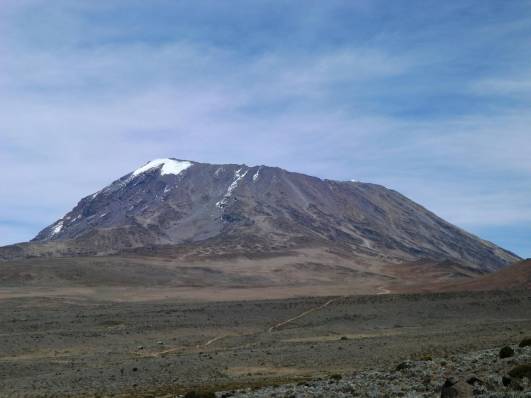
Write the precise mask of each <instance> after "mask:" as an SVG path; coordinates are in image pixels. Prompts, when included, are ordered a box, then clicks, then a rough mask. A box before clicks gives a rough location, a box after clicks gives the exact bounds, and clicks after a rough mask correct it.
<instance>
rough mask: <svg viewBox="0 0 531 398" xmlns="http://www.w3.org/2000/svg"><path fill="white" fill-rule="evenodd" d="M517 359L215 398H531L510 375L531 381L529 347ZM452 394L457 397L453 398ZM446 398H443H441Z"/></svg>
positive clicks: (423, 367) (464, 358)
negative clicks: (523, 369) (521, 370)
mask: <svg viewBox="0 0 531 398" xmlns="http://www.w3.org/2000/svg"><path fill="white" fill-rule="evenodd" d="M511 349H512V350H513V351H514V354H513V355H512V356H511V357H509V358H503V359H502V358H500V349H499V348H496V349H489V350H481V351H475V352H471V353H466V354H459V355H452V356H451V357H449V358H433V359H429V360H428V359H426V360H423V361H406V362H403V363H401V364H399V365H398V366H397V367H396V368H395V369H391V370H370V371H362V372H354V373H348V374H344V375H339V374H337V375H332V376H331V377H329V378H327V379H321V380H314V381H308V382H301V383H297V384H287V385H282V386H276V387H266V388H261V389H258V390H251V389H246V390H237V391H225V392H218V393H216V396H217V397H223V398H227V397H234V398H269V397H282V398H285V397H286V398H287V397H290V398H303V397H315V398H317V397H320V398H326V397H330V398H347V397H371V398H377V397H419V398H420V397H422V398H424V397H426V398H428V397H439V396H441V394H443V390H444V394H450V395H446V396H448V397H452V396H458V397H463V396H477V397H531V380H530V379H529V378H527V377H511V376H509V373H510V371H511V369H514V368H516V367H517V366H518V365H521V364H528V365H529V367H530V368H529V369H528V370H527V372H528V374H529V375H530V376H531V346H530V347H524V348H520V347H518V346H512V347H511ZM451 390H453V391H456V393H457V394H458V395H451V394H452V393H451V392H450V391H451ZM443 396H444V395H443Z"/></svg>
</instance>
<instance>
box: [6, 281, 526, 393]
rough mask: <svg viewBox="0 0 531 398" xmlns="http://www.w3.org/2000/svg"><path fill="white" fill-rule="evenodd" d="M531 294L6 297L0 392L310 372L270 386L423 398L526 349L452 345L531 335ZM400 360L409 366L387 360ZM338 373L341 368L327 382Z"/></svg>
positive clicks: (191, 385) (221, 383)
mask: <svg viewBox="0 0 531 398" xmlns="http://www.w3.org/2000/svg"><path fill="white" fill-rule="evenodd" d="M530 297H531V294H530V292H529V291H514V292H512V291H511V292H509V291H505V292H488V293H486V292H481V293H448V294H409V295H380V296H348V297H341V296H340V297H307V298H297V299H289V300H262V301H234V302H209V303H183V302H175V301H172V300H168V301H163V302H124V303H119V302H96V301H91V300H86V299H83V300H82V299H76V298H74V297H68V298H65V297H63V298H60V297H57V298H53V297H48V298H42V297H41V298H18V299H5V300H0V397H1V398H4V397H9V398H14V397H24V398H26V397H31V398H34V397H54V398H55V397H96V396H98V397H111V396H113V397H159V396H160V397H162V396H168V397H172V396H176V395H178V394H183V393H185V392H187V391H190V390H193V389H198V388H210V389H214V390H216V391H224V390H232V389H239V388H245V387H248V386H252V387H264V386H267V385H273V384H287V383H305V382H308V380H318V379H322V380H321V381H315V382H308V383H309V384H308V385H307V386H306V385H303V384H301V385H299V386H296V387H282V388H281V389H280V390H279V392H278V393H279V394H281V395H278V397H282V398H284V396H283V395H282V394H284V392H282V391H283V390H282V389H283V388H286V389H287V390H289V389H293V388H295V390H296V391H297V393H301V394H302V393H303V392H304V393H305V394H306V395H308V396H316V395H315V394H319V393H320V392H319V391H323V392H322V394H324V395H322V396H324V397H327V396H334V395H332V394H333V392H332V391H336V390H337V391H340V390H341V391H343V390H342V389H347V390H345V391H343V392H342V393H345V394H347V393H350V391H351V388H349V383H350V384H352V385H353V386H354V387H352V386H351V387H352V388H354V391H358V390H357V389H360V391H361V393H363V391H364V390H363V389H362V387H361V386H362V384H363V383H367V387H363V388H366V389H367V388H368V389H374V388H375V387H376V386H378V382H377V380H380V382H379V383H380V384H381V385H382V388H383V386H384V385H388V386H389V388H390V389H391V388H393V389H396V394H395V392H391V395H390V396H397V395H399V392H398V390H399V389H400V390H401V391H409V390H410V389H411V388H413V386H418V388H419V389H418V390H417V391H418V393H419V394H420V393H426V394H428V396H433V395H429V394H434V393H435V392H436V389H438V388H439V387H440V385H441V384H442V383H443V382H444V381H445V378H446V377H450V376H456V377H466V375H467V374H468V373H474V372H475V373H478V376H477V377H478V378H480V379H481V380H482V381H484V382H485V383H488V382H489V380H490V379H489V378H488V377H486V376H484V375H483V373H482V371H481V367H479V368H477V369H476V368H475V367H474V366H476V365H477V366H479V365H480V364H483V363H484V364H487V363H488V361H490V360H492V361H491V362H492V364H491V365H492V366H502V365H503V366H505V365H504V364H506V363H507V366H506V368H505V367H504V368H503V369H501V368H500V370H499V371H500V372H501V373H499V376H501V374H502V373H503V372H505V371H508V368H509V367H510V366H512V365H513V364H512V363H511V361H521V360H522V361H523V360H524V358H525V356H524V355H527V354H526V353H525V352H523V351H522V352H520V351H517V356H516V357H515V358H513V359H507V360H503V361H494V358H495V357H496V355H494V354H492V353H491V354H488V352H489V351H487V354H485V355H486V356H485V357H484V358H483V357H481V358H480V359H478V358H476V362H474V358H472V359H470V360H469V361H465V360H464V359H463V361H464V362H463V364H461V363H460V362H459V361H461V359H459V358H461V354H462V353H466V352H476V351H480V350H485V349H487V350H488V349H492V348H493V347H498V349H499V348H500V347H501V346H503V345H506V344H509V345H513V346H514V345H515V344H518V343H519V342H520V340H521V339H522V338H523V337H524V336H526V335H528V334H531V333H530V331H531V298H530ZM495 351H496V350H495ZM495 351H494V353H495ZM474 355H476V354H474ZM489 355H490V356H489ZM429 356H431V357H433V358H447V359H446V361H447V365H444V366H442V362H441V360H439V359H435V360H434V361H422V359H427V357H429ZM453 356H456V358H458V359H456V360H455V361H454V360H453V359H452V358H453ZM489 358H490V359H489ZM407 360H410V361H413V362H411V366H409V365H407V366H405V365H404V369H403V370H402V371H399V372H396V371H390V370H393V369H396V367H397V366H398V365H399V364H400V363H402V362H404V361H407ZM407 363H408V364H410V362H407ZM515 363H516V362H515ZM465 364H466V366H465ZM468 364H470V365H468ZM459 369H460V370H459ZM493 369H494V368H493ZM375 370H378V372H383V373H378V372H375ZM495 371H496V369H494V373H495ZM494 373H493V375H494ZM334 374H339V375H342V379H341V380H334V379H330V377H331V376H332V375H334ZM428 375H429V376H430V380H427V376H428ZM373 380H374V381H373ZM330 382H332V383H330ZM314 383H317V384H316V387H312V386H313V385H314ZM519 383H520V384H521V385H522V386H524V384H522V383H523V381H522V382H519ZM426 386H429V388H431V389H432V390H426V388H427V387H426ZM313 388H316V389H317V391H316V392H315V394H314V393H313V392H312V391H313V390H312V389H313ZM325 388H326V390H325ZM415 388H417V387H415ZM500 388H501V387H500ZM408 389H409V390H408ZM423 389H424V390H423ZM365 391H366V390H365ZM392 391H394V390H392ZM273 392H274V391H269V392H268V391H267V390H266V391H265V392H264V393H263V395H261V396H268V395H267V394H270V393H273ZM338 393H339V392H338ZM168 394H169V395H168ZM241 394H244V393H243V392H242V393H241ZM289 394H290V393H289V392H288V393H286V396H288V397H289V396H290V395H289ZM311 394H314V395H311ZM243 396H245V395H243ZM302 396H304V395H302ZM317 396H318V395H317ZM338 396H340V395H338Z"/></svg>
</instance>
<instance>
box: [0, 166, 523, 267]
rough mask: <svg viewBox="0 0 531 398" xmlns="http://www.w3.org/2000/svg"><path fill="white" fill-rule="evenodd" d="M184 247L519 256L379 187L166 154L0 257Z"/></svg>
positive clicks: (390, 256) (403, 258) (501, 260)
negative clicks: (318, 249)
mask: <svg viewBox="0 0 531 398" xmlns="http://www.w3.org/2000/svg"><path fill="white" fill-rule="evenodd" d="M179 246H181V248H179V249H177V247H179ZM182 246H185V247H192V248H195V249H192V251H193V250H196V249H197V250H198V251H200V252H201V251H205V250H207V251H208V250H209V247H211V248H215V247H218V246H219V247H222V248H223V249H222V250H219V251H216V250H214V249H212V250H211V251H212V253H216V252H217V253H218V254H219V253H220V252H223V253H224V255H227V256H230V255H234V256H238V255H244V256H245V255H247V256H251V257H252V256H254V255H266V256H268V255H269V256H270V255H273V256H274V255H275V253H277V252H285V251H289V250H294V249H299V248H301V247H321V248H324V249H326V250H332V251H334V250H335V251H336V252H338V253H341V256H343V257H345V258H350V259H352V260H353V261H356V262H358V263H360V264H371V263H375V262H381V263H390V264H393V263H401V262H408V261H416V260H419V259H431V260H434V261H438V262H442V261H445V260H452V261H455V262H457V263H460V264H463V265H464V266H473V267H476V268H477V269H478V271H481V272H483V271H494V270H496V269H499V268H501V267H504V266H506V265H508V264H510V263H512V262H515V261H518V260H519V257H518V256H516V255H514V254H513V253H510V252H508V251H506V250H504V249H501V248H499V247H497V246H496V245H494V244H492V243H491V242H487V241H485V240H482V239H479V238H477V237H475V236H474V235H472V234H469V233H468V232H466V231H464V230H462V229H460V228H458V227H456V226H454V225H452V224H450V223H447V222H446V221H444V220H442V219H441V218H439V217H438V216H436V215H435V214H434V213H432V212H430V211H429V210H427V209H425V208H424V207H422V206H421V205H419V204H417V203H415V202H413V201H411V200H409V199H408V198H406V197H405V196H403V195H402V194H400V193H399V192H397V191H395V190H390V189H387V188H385V187H383V186H381V185H377V184H371V183H365V182H354V181H335V180H330V179H321V178H318V177H313V176H309V175H305V174H302V173H295V172H290V171H287V170H284V169H281V168H278V167H269V166H265V165H260V166H247V165H239V164H224V165H219V164H218V165H216V164H208V163H199V162H194V161H190V160H180V159H174V158H167V159H155V160H153V161H150V162H148V163H146V164H145V165H143V166H141V167H140V168H138V169H136V170H134V171H132V172H130V173H128V174H126V175H124V176H122V177H121V178H119V179H117V180H115V181H113V182H112V183H111V184H109V185H108V186H106V187H104V188H103V189H101V190H100V191H98V192H96V193H94V194H92V195H88V196H86V197H85V198H82V199H81V200H80V201H79V202H78V204H77V205H76V206H75V207H74V208H73V209H72V210H71V211H70V212H68V213H67V214H65V216H64V217H62V218H61V219H59V220H57V221H56V222H55V223H53V224H51V225H50V226H48V227H46V228H44V229H43V230H42V231H40V232H39V233H38V234H37V235H36V236H35V238H34V239H33V240H32V241H31V242H29V243H24V244H20V245H11V246H9V247H4V248H0V258H4V259H9V258H14V257H17V256H42V255H47V256H55V255H59V256H65V255H67V256H75V255H109V254H118V253H124V252H139V251H140V252H146V251H148V252H149V251H151V252H152V253H156V252H158V251H160V250H166V251H168V250H170V251H171V248H172V247H173V248H174V250H181V249H182ZM43 253H44V254H43Z"/></svg>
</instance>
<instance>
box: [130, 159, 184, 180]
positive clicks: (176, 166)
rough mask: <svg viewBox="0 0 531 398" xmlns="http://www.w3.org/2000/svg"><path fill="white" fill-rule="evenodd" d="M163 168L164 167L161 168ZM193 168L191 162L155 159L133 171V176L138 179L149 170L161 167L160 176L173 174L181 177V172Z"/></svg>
mask: <svg viewBox="0 0 531 398" xmlns="http://www.w3.org/2000/svg"><path fill="white" fill-rule="evenodd" d="M161 166H162V167H161ZM190 166H192V163H191V162H188V161H186V160H175V159H155V160H152V161H151V162H148V163H146V164H145V165H144V166H142V167H140V168H139V169H136V170H135V171H133V174H132V176H133V177H136V176H139V175H140V174H142V173H145V172H146V171H148V170H151V169H154V168H157V167H161V169H160V175H166V174H173V175H179V174H180V173H181V172H183V171H184V170H186V169H187V168H188V167H190Z"/></svg>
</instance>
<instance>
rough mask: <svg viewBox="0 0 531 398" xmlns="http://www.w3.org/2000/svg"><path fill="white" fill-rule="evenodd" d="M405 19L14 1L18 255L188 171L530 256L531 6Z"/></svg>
mask: <svg viewBox="0 0 531 398" xmlns="http://www.w3.org/2000/svg"><path fill="white" fill-rule="evenodd" d="M397 3H401V4H395V3H389V2H381V3H380V2H378V1H367V2H365V1H359V2H342V1H333V2H327V4H326V5H325V4H324V3H323V2H305V4H304V5H303V4H302V3H298V2H284V1H278V2H273V3H271V2H255V3H253V5H252V7H251V6H250V5H249V4H248V3H247V2H234V3H231V5H230V6H229V5H227V4H223V3H220V2H215V1H200V2H179V3H176V2H170V1H163V0H158V1H153V2H150V4H149V5H148V4H146V3H145V2H142V1H131V2H128V4H127V6H124V4H123V3H122V2H115V1H109V2H91V1H74V2H72V1H57V2H53V3H49V2H46V1H36V0H25V1H16V2H15V1H11V0H8V1H6V2H5V3H4V2H3V4H2V7H0V167H2V169H3V170H7V172H4V173H2V174H1V175H0V184H1V185H2V187H6V188H4V189H3V190H2V194H1V195H0V244H7V243H12V242H15V241H19V240H25V239H29V238H31V237H32V236H33V235H35V234H36V232H38V230H39V229H41V228H42V227H44V226H45V225H47V224H49V223H51V222H53V221H54V220H55V219H57V218H58V217H60V216H62V214H64V213H65V212H66V211H67V210H69V209H70V208H71V207H72V206H73V205H74V204H75V203H76V201H77V200H78V199H80V198H81V197H82V196H84V195H88V194H90V193H92V192H94V191H96V190H98V189H100V188H101V187H102V186H104V185H106V184H108V183H109V182H111V181H112V180H114V179H115V178H118V177H120V176H121V175H123V174H125V173H127V172H129V171H131V170H132V169H134V168H136V167H138V166H139V165H140V164H143V163H144V162H146V161H147V160H149V159H152V158H159V157H165V156H171V157H179V158H185V159H192V160H198V161H205V162H220V163H226V162H231V163H244V162H245V163H248V164H269V165H277V166H280V167H284V168H288V169H291V170H295V171H300V172H305V173H309V174H314V175H318V176H320V177H323V178H335V179H352V178H354V179H358V180H362V181H373V182H377V183H382V184H385V185H387V186H389V187H392V188H394V189H396V190H398V191H401V192H402V193H404V194H406V195H408V196H410V197H411V198H413V199H414V200H417V201H419V202H420V203H421V204H423V205H425V206H426V207H428V208H429V209H431V210H433V211H435V212H436V213H438V214H439V215H441V216H443V217H445V218H447V219H449V220H450V221H452V222H454V223H457V224H458V225H460V226H463V227H465V228H468V229H469V230H471V231H473V232H477V233H481V234H482V236H483V237H485V238H490V239H495V240H496V242H497V243H500V244H506V245H508V248H509V249H512V250H514V251H516V252H518V253H519V254H520V255H528V256H531V243H530V244H524V243H522V239H518V238H517V237H518V236H521V235H522V233H529V232H531V212H530V210H529V209H530V208H531V206H530V205H531V201H530V200H529V199H528V198H530V197H531V187H530V186H529V178H530V177H531V157H529V155H528V152H529V148H530V144H531V133H529V129H528V126H529V125H530V122H531V111H530V109H531V107H530V106H529V105H530V101H531V98H529V96H528V95H527V91H526V90H525V88H526V87H527V86H528V85H529V78H528V77H529V76H530V75H529V69H528V67H529V65H528V59H529V56H530V55H531V54H529V45H528V43H529V40H530V39H531V18H530V16H531V10H530V6H529V3H528V2H525V1H521V2H520V1H514V2H511V3H503V4H504V6H503V7H499V6H498V5H497V4H496V2H493V3H490V4H488V5H487V4H485V3H483V2H480V1H468V2H460V3H459V4H441V2H431V1H419V2H414V3H411V2H404V3H402V2H397ZM500 4H501V3H500ZM522 225H524V227H523V226H522ZM525 225H528V226H529V227H525ZM511 226H514V229H513V231H514V233H511V232H510V231H512V230H511ZM499 231H504V232H503V234H501V233H499ZM522 231H523V232H522ZM504 237H506V239H505V238H504Z"/></svg>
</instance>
